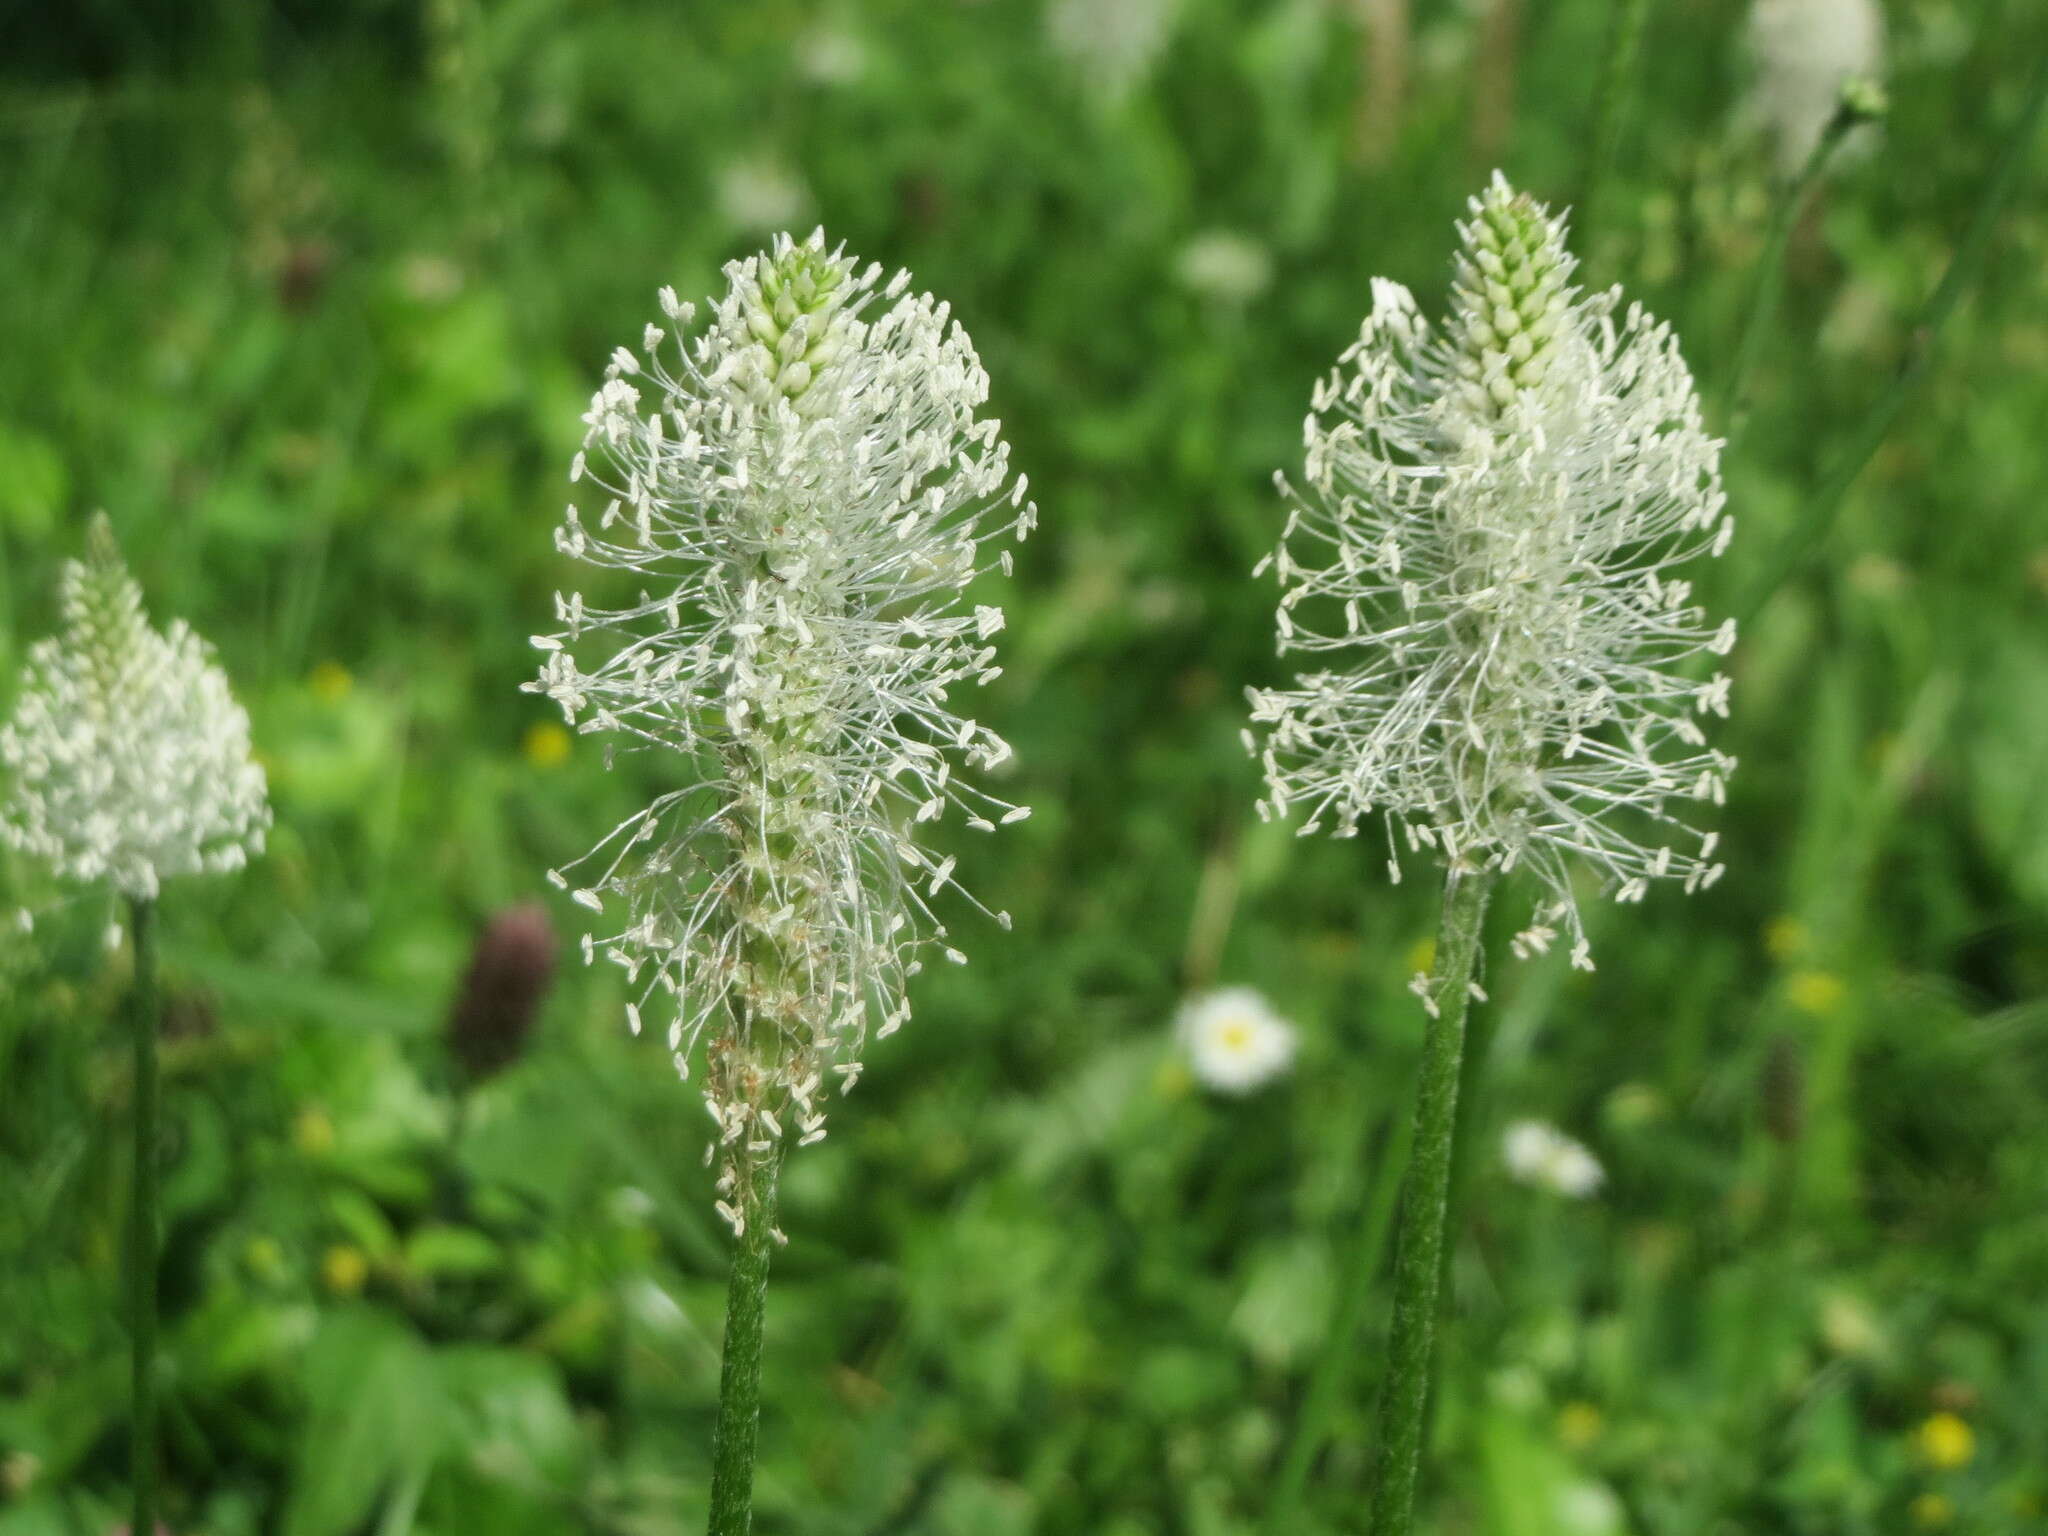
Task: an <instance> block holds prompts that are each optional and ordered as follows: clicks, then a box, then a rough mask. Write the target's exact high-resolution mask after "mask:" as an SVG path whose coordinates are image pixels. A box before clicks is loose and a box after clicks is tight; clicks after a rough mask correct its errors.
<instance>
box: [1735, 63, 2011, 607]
mask: <svg viewBox="0 0 2048 1536" xmlns="http://www.w3.org/2000/svg"><path fill="white" fill-rule="evenodd" d="M2044 106H2048V55H2044V56H2043V57H2042V58H2041V60H2040V61H2039V62H2038V63H2037V64H2036V65H2035V66H2034V75H2033V80H2032V82H2031V83H2030V84H2029V86H2028V88H2027V97H2026V101H2025V102H2024V104H2022V106H2021V108H2020V114H2019V117H2018V119H2017V120H2016V121H2015V122H2014V123H2013V125H2012V130H2011V131H2010V132H2009V133H2008V134H2007V135H2006V137H2005V142H2004V144H2002V145H2001V146H2000V147H1999V151H1998V158H1997V160H1996V161H1995V162H1993V164H1992V167H1991V171H1990V174H1989V175H1987V176H1986V177H1985V178H1984V186H1983V189H1982V190H1981V191H1980V192H1979V193H1978V194H1977V206H1976V207H1975V209H1973V210H1972V212H1971V214H1970V222H1969V223H1968V225H1966V226H1965V227H1964V230H1963V237H1962V239H1961V241H1960V242H1958V244H1957V246H1956V252H1955V255H1954V256H1953V257H1951V258H1950V259H1949V264H1948V270H1947V271H1946V272H1944V273H1943V274H1942V278H1941V282H1940V284H1939V285H1938V286H1937V287H1936V288H1935V290H1934V292H1933V293H1932V294H1930V295H1929V296H1928V299H1927V302H1926V304H1924V305H1923V306H1922V307H1921V310H1920V313H1919V315H1918V317H1917V318H1916V319H1915V320H1914V322H1913V328H1912V331H1911V332H1910V339H1909V340H1908V342H1907V344H1906V353H1905V356H1904V357H1902V358H1901V359H1900V360H1899V366H1898V369H1897V371H1896V372H1895V373H1893V375H1892V379H1891V382H1890V384H1888V385H1887V386H1886V387H1885V390H1884V393H1883V394H1881V395H1879V396H1878V398H1877V399H1876V401H1875V402H1873V403H1872V405H1871V407H1870V410H1869V411H1868V412H1867V413H1866V414H1865V416H1864V418H1863V420H1862V422H1861V423H1860V424H1859V425H1858V426H1857V429H1856V433H1855V435H1854V437H1852V438H1851V439H1850V443H1849V447H1848V448H1847V449H1846V450H1845V451H1844V452H1843V454H1842V456H1841V457H1840V458H1839V459H1838V460H1837V461H1836V464H1835V467H1834V469H1833V470H1832V471H1830V472H1829V474H1828V477H1827V479H1826V480H1825V481H1823V482H1822V484H1821V487H1820V489H1819V490H1817V491H1816V492H1815V493H1814V496H1813V500H1812V501H1811V502H1810V503H1809V504H1808V506H1807V511H1806V514H1805V516H1803V517H1802V518H1800V520H1799V521H1798V522H1797V523H1795V524H1794V525H1793V526H1792V527H1791V528H1790V529H1789V530H1787V532H1786V533H1785V535H1784V537H1783V538H1781V539H1780V540H1779V541H1778V544H1777V547H1776V548H1775V549H1774V550H1773V551H1772V552H1771V554H1770V555H1769V556H1768V557H1767V559H1766V561H1765V564H1764V571H1763V575H1762V576H1761V577H1760V578H1759V579H1758V581H1757V583H1756V585H1755V586H1754V587H1753V588H1752V589H1751V591H1750V595H1749V598H1748V601H1747V602H1745V603H1744V604H1743V606H1742V611H1741V612H1740V614H1739V615H1738V619H1739V621H1740V622H1741V623H1742V624H1745V625H1746V624H1748V622H1749V621H1750V620H1751V619H1753V618H1755V617H1756V615H1757V613H1758V611H1759V610H1761V609H1762V607H1763V605H1764V604H1765V603H1767V602H1769V601H1770V599H1771V596H1772V594H1773V593H1775V592H1776V591H1777V590H1778V588H1779V587H1781V586H1782V585H1784V583H1785V582H1786V581H1787V580H1788V579H1789V578H1790V577H1791V576H1792V575H1793V574H1794V573H1796V572H1797V571H1798V570H1799V568H1800V567H1801V566H1802V565H1804V564H1805V563H1806V561H1807V559H1808V558H1809V557H1810V556H1811V555H1812V554H1813V553H1814V552H1815V551H1816V550H1818V549H1819V548H1820V546H1821V545H1822V544H1824V543H1825V542H1826V541H1827V537H1828V534H1829V533H1830V532H1832V531H1833V529H1834V524H1835V518H1836V516H1837V515H1838V514H1839V513H1840V511H1841V508H1842V503H1843V502H1844V501H1846V500H1848V498H1849V492H1850V490H1851V489H1852V488H1853V487H1854V486H1855V484H1856V481H1857V479H1858V477H1859V476H1861V475H1862V473H1863V470H1864V467H1865V466H1866V465H1868V464H1869V462H1870V461H1871V459H1872V458H1873V457H1875V456H1876V454H1877V450H1878V448H1879V447H1880V446H1881V445H1882V444H1883V442H1884V440H1885V438H1886V436H1887V435H1888V434H1889V433H1890V432H1891V429H1892V423H1893V422H1895V421H1896V420H1897V419H1898V415H1899V412H1900V411H1901V410H1903V409H1904V408H1905V404H1906V401H1907V399H1908V398H1910V397H1911V395H1912V393H1913V390H1914V389H1915V388H1916V387H1917V386H1918V385H1919V383H1920V380H1921V378H1922V377H1923V376H1924V375H1925V374H1926V372H1927V369H1928V366H1929V364H1930V363H1931V362H1932V360H1933V357H1934V349H1935V344H1936V342H1937V341H1938V340H1939V339H1940V336H1941V331H1942V327H1943V326H1945V325H1947V324H1948V321H1949V318H1950V316H1952V315H1953V314H1954V313H1955V311H1956V307H1957V306H1958V305H1959V304H1961V303H1962V299H1963V295H1964V294H1965V293H1967V292H1968V291H1969V289H1970V286H1971V285H1972V284H1973V283H1974V282H1976V280H1977V275H1978V273H1979V272H1980V271H1981V270H1982V268H1983V266H1984V259H1985V257H1986V255H1987V254H1988V253H1989V251H1990V248H1991V231H1992V229H1993V227H1994V226H1995V225H1996V224H1997V222H1998V215H1999V214H2000V213H2001V212H2002V211H2003V210H2004V208H2005V205H2006V204H2007V203H2008V202H2010V201H2011V200H2012V194H2013V190H2014V188H2015V187H2016V186H2017V185H2018V183H2019V180H2020V173H2021V172H2022V171H2023V170H2024V169H2025V168H2026V163H2027V151H2028V149H2029V148H2030V147H2031V145H2032V144H2033V142H2034V134H2035V131H2036V130H2037V129H2038V128H2039V127H2040V123H2041V113H2042V109H2043V107H2044Z"/></svg>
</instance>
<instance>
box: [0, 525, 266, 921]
mask: <svg viewBox="0 0 2048 1536" xmlns="http://www.w3.org/2000/svg"><path fill="white" fill-rule="evenodd" d="M60 603H61V608H62V612H63V622H64V629H63V633H62V634H61V635H58V636H55V637H53V638H50V639H47V640H41V641H38V642H37V643H36V644H35V645H34V646H33V647H32V648H31V649H30V651H29V655H28V665H27V667H26V668H25V669H24V670H23V672H22V679H21V693H20V697H19V699H18V700H17V702H16V704H15V708H14V714H13V717H12V718H11V719H9V720H8V721H7V723H6V724H5V725H0V772H4V773H5V775H6V777H7V779H8V780H9V781H10V782H9V785H8V793H7V798H6V801H5V803H4V805H0V842H5V843H6V844H7V845H8V846H9V847H11V848H14V849H16V850H18V851H20V852H22V853H26V854H28V855H30V856H31V857H34V858H37V859H40V860H42V861H44V862H46V863H48V864H49V865H50V866H51V867H52V868H53V869H54V870H55V871H56V873H57V874H58V875H60V876H62V877H63V878H65V879H68V880H75V881H79V882H97V881H102V880H104V881H106V882H108V883H110V884H111V885H113V886H114V887H115V888H116V889H117V890H119V891H120V892H122V893H123V894H124V895H128V896H132V897H136V898H138V899H143V900H147V899H149V898H152V897H154V896H155V895H156V894H157V889H158V886H159V885H160V884H161V882H163V881H164V880H167V879H170V878H171V877H173V876H176V875H189V874H202V873H207V874H211V873H219V872H222V871H226V870H232V869H239V868H241V867H242V865H243V864H245V863H246V862H248V859H249V857H250V855H252V854H257V853H261V852H262V851H263V836H264V833H265V832H266V831H267V830H268V828H269V826H270V804H269V800H268V798H267V795H266V790H265V784H264V778H263V770H262V768H260V767H259V766H257V764H256V763H255V762H254V761H252V760H251V758H250V755H249V717H248V715H247V714H246V713H244V712H243V710H242V707H241V705H239V704H237V703H236V702H235V698H234V694H233V693H232V692H231V691H230V689H229V687H228V679H227V674H226V673H225V672H223V671H222V670H221V669H220V668H219V667H218V666H216V665H215V664H214V662H213V659H212V651H211V648H210V647H209V646H208V645H207V644H206V642H205V641H203V640H201V639H200V638H199V637H198V636H197V635H195V634H194V633H193V632H192V631H191V630H190V629H189V628H187V627H186V626H185V625H184V624H183V623H182V622H174V623H172V625H171V626H170V628H169V629H168V630H165V631H164V632H162V633H158V632H157V631H156V630H154V629H152V628H151V627H150V624H149V616H148V615H147V614H146V613H144V612H143V608H142V593H141V590H140V589H139V588H138V587H137V586H136V585H135V582H134V580H133V578H131V577H130V576H129V574H128V571H127V568H126V567H125V566H124V565H123V564H122V563H121V552H120V550H119V548H118V547H117V546H116V545H115V543H114V533H113V528H112V526H111V525H110V524H109V523H108V521H107V519H106V516H105V515H104V514H101V515H100V516H98V517H95V518H94V519H93V523H92V528H91V531H90V533H89V534H88V536H87V547H86V556H85V558H84V559H83V560H73V561H68V562H66V564H65V566H64V571H63V575H62V577H61V578H60Z"/></svg>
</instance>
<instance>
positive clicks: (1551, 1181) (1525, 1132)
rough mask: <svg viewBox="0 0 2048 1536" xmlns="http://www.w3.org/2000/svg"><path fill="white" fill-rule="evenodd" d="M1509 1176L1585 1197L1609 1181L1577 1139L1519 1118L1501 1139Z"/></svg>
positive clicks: (1576, 1198) (1503, 1158)
mask: <svg viewBox="0 0 2048 1536" xmlns="http://www.w3.org/2000/svg"><path fill="white" fill-rule="evenodd" d="M1501 1160H1502V1161H1503V1162H1505V1163H1506V1164H1507V1170H1508V1174H1509V1176H1510V1177H1512V1178H1514V1179H1515V1180H1517V1181H1518V1182H1520V1183H1523V1184H1528V1185H1532V1186H1534V1187H1535V1188H1537V1189H1547V1190H1549V1191H1550V1192H1551V1193H1552V1194H1557V1195H1564V1196H1566V1197H1568V1198H1570V1199H1573V1200H1584V1199H1585V1198H1587V1197H1588V1196H1589V1195H1592V1194H1594V1193H1595V1192H1597V1191H1598V1190H1599V1188H1600V1186H1601V1185H1602V1184H1603V1183H1605V1182H1606V1180H1607V1171H1606V1170H1605V1169H1604V1168H1602V1167H1601V1166H1600V1161H1599V1159H1598V1158H1596V1157H1594V1156H1593V1154H1592V1153H1591V1152H1588V1151H1587V1150H1586V1149H1585V1148H1584V1147H1583V1146H1581V1145H1580V1144H1579V1143H1578V1142H1576V1141H1573V1140H1572V1139H1571V1137H1569V1136H1567V1135H1565V1134H1564V1132H1562V1131H1560V1130H1559V1129H1558V1128H1557V1127H1556V1126H1554V1125H1546V1124H1544V1123H1543V1122H1542V1121H1541V1120H1517V1121H1516V1122H1515V1123H1514V1124H1513V1125H1511V1126H1509V1127H1508V1128H1507V1134H1506V1135H1504V1136H1503V1137H1502V1138H1501Z"/></svg>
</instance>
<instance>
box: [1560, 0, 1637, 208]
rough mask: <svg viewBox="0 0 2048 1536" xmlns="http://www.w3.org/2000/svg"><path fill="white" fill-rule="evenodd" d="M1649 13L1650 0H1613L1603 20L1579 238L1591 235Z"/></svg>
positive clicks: (1580, 205) (1612, 164) (1618, 141)
mask: <svg viewBox="0 0 2048 1536" xmlns="http://www.w3.org/2000/svg"><path fill="white" fill-rule="evenodd" d="M1649 14H1650V0H1614V15H1613V18H1612V19H1611V20H1610V21H1609V22H1608V24H1607V59H1606V63H1605V65H1604V67H1603V68H1602V70H1601V73H1600V104H1599V108H1598V111H1597V112H1596V114H1595V116H1594V120H1593V148H1592V159H1591V160H1590V161H1589V162H1588V163H1587V166H1586V186H1585V191H1584V192H1583V193H1582V194H1581V196H1580V198H1579V209H1578V219H1577V223H1578V227H1579V238H1580V239H1581V240H1587V239H1590V238H1591V236H1592V233H1593V229H1594V224H1595V221H1596V219H1597V217H1598V214H1599V212H1600V203H1601V198H1602V197H1603V195H1604V194H1605V193H1606V190H1607V179H1608V177H1609V176H1610V175H1611V174H1612V173H1613V171H1614V160H1615V151H1616V150H1617V149H1619V148H1620V146H1621V124H1622V116H1623V112H1622V109H1623V108H1624V107H1625V106H1626V105H1627V102H1628V82H1629V70H1630V67H1631V66H1632V65H1633V64H1634V63H1635V58H1636V55H1637V54H1638V53H1640V52H1641V51H1642V45H1643V25H1644V22H1645V21H1646V20H1647V19H1648V18H1649Z"/></svg>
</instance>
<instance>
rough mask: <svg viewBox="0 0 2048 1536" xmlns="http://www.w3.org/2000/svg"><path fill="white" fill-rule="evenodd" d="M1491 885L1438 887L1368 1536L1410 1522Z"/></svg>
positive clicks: (1470, 880) (1466, 880) (1471, 877)
mask: <svg viewBox="0 0 2048 1536" xmlns="http://www.w3.org/2000/svg"><path fill="white" fill-rule="evenodd" d="M1491 886H1492V877H1491V876H1488V875H1483V874H1481V875H1475V874H1459V873H1458V872H1456V871H1453V872H1452V873H1451V874H1450V875H1449V876H1447V877H1446V879H1445V881H1444V910H1443V927H1442V929H1441V930H1440V932H1439V934H1438V936H1437V947H1436V974H1435V976H1433V977H1432V978H1431V980H1430V986H1429V1003H1430V1008H1431V1017H1430V1021H1429V1028H1428V1032H1427V1033H1426V1034H1425V1035H1424V1036H1423V1042H1422V1069H1421V1072H1420V1073H1419V1074H1418V1078H1417V1082H1416V1090H1415V1149H1414V1152H1413V1153H1412V1154H1411V1156H1410V1159H1409V1164H1408V1179H1407V1183H1406V1186H1405V1187H1404V1188H1403V1190H1402V1198H1401V1226H1400V1235H1399V1238H1398V1245H1397V1247H1396V1249H1395V1253H1394V1323H1393V1329H1392V1333H1391V1336H1390V1338H1389V1339H1388V1343H1387V1376H1386V1385H1385V1386H1384V1387H1383V1388H1382V1389H1381V1394H1380V1449H1379V1476H1378V1479H1377V1483H1376V1486H1375V1487H1374V1489H1373V1501H1372V1523H1371V1525H1370V1527H1369V1529H1370V1531H1371V1536H1407V1532H1408V1530H1409V1527H1410V1524H1411V1523H1412V1521H1413V1519H1414V1515H1415V1484H1416V1480H1417V1476H1418V1474H1419V1471H1420V1468H1421V1461H1422V1430H1423V1423H1424V1414H1425V1411H1426V1409H1427V1407H1428V1402H1429V1379H1430V1366H1431V1356H1432V1354H1433V1352H1434V1349H1435V1345H1436V1314H1437V1296H1438V1288H1439V1281H1440V1277H1441V1276H1442V1273H1443V1253H1444V1228H1445V1226H1446V1224H1447V1217H1448V1214H1449V1209H1448V1208H1449V1205H1450V1186H1451V1156H1452V1150H1453V1147H1454V1145H1455V1142H1456V1133H1457V1125H1458V1075H1459V1068H1460V1065H1461V1063H1462V1059H1463V1056H1464V1049H1465V1013H1466V1009H1467V1007H1468V1006H1469V1004H1470V1002H1471V985H1472V968H1473V963H1474V961H1475V960H1476V959H1477V957H1478V953H1479V929H1480V924H1481V922H1482V921H1483V920H1484V918H1485V916H1486V898H1487V894H1488V892H1489V890H1490V889H1491Z"/></svg>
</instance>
